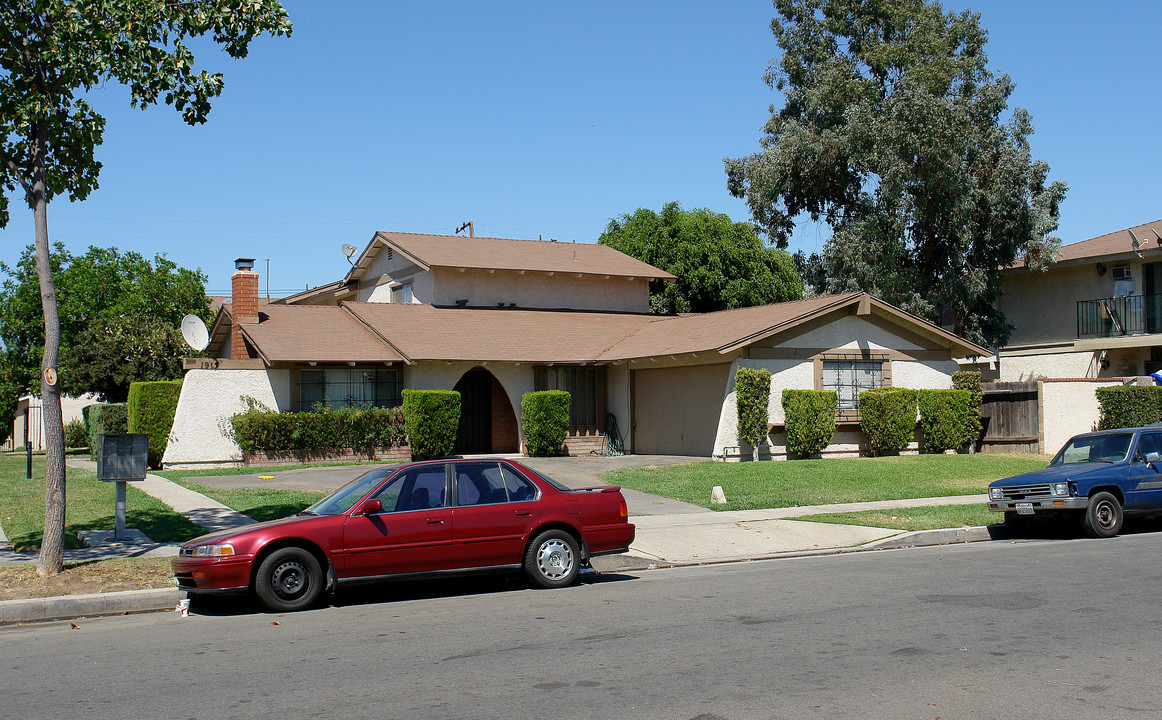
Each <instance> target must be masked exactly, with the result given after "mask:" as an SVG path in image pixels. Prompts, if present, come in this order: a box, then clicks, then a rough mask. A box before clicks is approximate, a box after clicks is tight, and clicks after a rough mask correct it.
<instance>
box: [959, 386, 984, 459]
mask: <svg viewBox="0 0 1162 720" xmlns="http://www.w3.org/2000/svg"><path fill="white" fill-rule="evenodd" d="M980 383H981V375H980V371H978V370H957V371H956V372H954V373H952V387H953V388H954V389H956V390H967V391H968V394H969V398H968V423H967V424H966V425H965V426H964V442H963V443H962V445H968V446H969V447H972V446H974V445H976V443H977V441H979V440H980V439H981V438H980V431H981V420H980V406H981V405H982V404H983V403H984V390H983V389H982V388H981V386H980Z"/></svg>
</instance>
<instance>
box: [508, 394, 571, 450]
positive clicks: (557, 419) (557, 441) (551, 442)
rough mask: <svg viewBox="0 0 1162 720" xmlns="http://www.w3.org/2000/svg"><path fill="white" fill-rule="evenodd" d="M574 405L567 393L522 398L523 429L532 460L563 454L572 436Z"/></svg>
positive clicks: (530, 395)
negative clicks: (571, 424)
mask: <svg viewBox="0 0 1162 720" xmlns="http://www.w3.org/2000/svg"><path fill="white" fill-rule="evenodd" d="M570 402H571V400H570V398H569V393H567V392H565V391H564V390H541V391H538V392H527V393H525V394H524V395H523V396H522V397H521V399H520V411H521V427H522V429H523V430H524V433H525V448H526V450H527V452H528V454H529V456H530V457H545V456H548V455H560V454H561V446H562V445H564V444H565V435H566V434H567V433H568V432H569V404H570Z"/></svg>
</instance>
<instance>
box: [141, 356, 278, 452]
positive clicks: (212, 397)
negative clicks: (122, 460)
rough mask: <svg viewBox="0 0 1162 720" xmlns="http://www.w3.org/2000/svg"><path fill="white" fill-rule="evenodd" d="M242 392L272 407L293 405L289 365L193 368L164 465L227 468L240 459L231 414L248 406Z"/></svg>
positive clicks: (178, 408) (171, 432)
mask: <svg viewBox="0 0 1162 720" xmlns="http://www.w3.org/2000/svg"><path fill="white" fill-rule="evenodd" d="M243 397H252V398H254V399H255V400H257V401H258V402H260V403H262V404H263V405H265V406H267V407H268V408H270V409H272V410H289V409H290V372H289V371H288V370H190V371H189V372H188V373H186V377H185V380H184V381H183V382H182V394H181V396H180V397H179V398H178V406H177V411H176V412H175V413H174V423H173V429H172V430H171V431H170V437H169V443H168V444H167V445H166V449H165V455H164V456H163V457H162V463H163V465H164V466H165V467H166V468H174V469H182V468H191V467H223V466H231V465H238V464H240V463H241V462H242V451H241V450H240V449H239V447H238V444H237V443H235V442H234V440H233V438H232V437H231V436H230V434H229V432H228V429H229V418H230V416H231V415H235V414H237V413H240V412H245V411H246V403H245V401H244V400H243V399H242V398H243Z"/></svg>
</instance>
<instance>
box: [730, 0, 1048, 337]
mask: <svg viewBox="0 0 1162 720" xmlns="http://www.w3.org/2000/svg"><path fill="white" fill-rule="evenodd" d="M775 7H776V10H777V12H778V16H777V17H775V18H774V20H773V21H772V22H771V28H772V30H773V31H774V35H775V38H776V40H777V41H778V46H779V48H780V50H781V51H782V54H781V56H780V57H779V58H778V59H777V60H776V61H773V62H772V65H771V67H770V68H769V70H768V73H767V75H766V80H767V82H768V83H769V84H770V85H771V86H772V87H774V88H775V89H777V90H779V91H781V93H782V97H783V103H782V107H780V108H778V109H775V110H774V111H773V114H772V116H771V119H770V120H769V121H768V123H767V124H766V126H765V128H764V131H765V136H764V137H763V138H762V140H761V145H762V151H761V152H759V153H756V154H753V155H750V156H748V157H743V158H737V159H729V158H728V159H727V160H726V173H727V178H728V180H727V186H728V188H729V189H730V191H731V193H732V194H734V195H735V196H736V197H742V198H745V199H746V201H747V204H748V205H749V206H750V209H751V212H752V213H753V215H754V218H755V221H756V222H757V223H759V225H761V226H762V227H764V228H765V229H766V232H768V233H769V234H770V236H771V238H772V240H774V241H776V242H777V243H779V244H780V245H781V244H783V243H785V242H786V239H787V237H788V236H789V234H790V232H791V230H792V228H793V227H794V223H795V221H796V219H797V218H800V217H802V216H809V217H810V218H811V219H813V220H816V221H825V222H826V223H827V224H829V225H830V226H831V228H832V230H833V232H834V234H833V236H832V237H831V238H830V240H829V241H828V242H827V244H826V247H825V250H824V258H823V262H824V267H825V270H826V273H827V287H828V291H831V292H838V291H844V290H853V289H863V290H866V291H868V292H869V293H872V294H873V295H876V296H878V297H881V298H883V299H885V300H887V301H889V302H892V303H895V304H897V305H899V306H901V307H903V308H904V309H906V310H909V311H911V312H912V313H914V314H917V315H920V316H921V317H925V318H928V319H929V320H933V321H939V320H940V319H941V317H942V316H943V315H945V314H947V316H948V317H951V319H952V321H953V323H954V325H955V329H956V331H957V332H958V333H961V334H962V335H964V336H966V337H968V338H970V339H972V340H975V341H977V342H982V343H985V344H991V345H994V346H995V345H1000V344H1003V343H1004V342H1005V341H1006V340H1007V338H1008V335H1009V332H1010V330H1011V327H1010V326H1008V325H1007V324H1006V322H1005V320H1004V317H1003V315H1002V314H1001V313H1000V312H999V311H998V310H997V309H996V303H995V301H996V299H997V296H998V293H999V286H1000V271H1001V269H1002V268H1004V267H1006V266H1009V265H1011V264H1012V263H1013V262H1014V261H1015V260H1016V259H1017V258H1018V257H1021V256H1022V255H1023V256H1024V257H1025V259H1026V262H1027V263H1028V265H1029V267H1031V268H1034V269H1043V268H1044V267H1045V266H1046V265H1047V264H1048V263H1050V262H1052V255H1053V252H1054V250H1055V249H1056V248H1057V247H1058V245H1059V244H1060V241H1059V240H1058V239H1057V238H1055V237H1052V236H1051V235H1050V233H1052V232H1053V231H1054V230H1055V229H1056V227H1057V220H1058V207H1059V205H1060V203H1061V201H1062V200H1063V199H1064V196H1065V191H1066V186H1065V184H1064V183H1062V182H1053V183H1047V181H1046V178H1047V175H1048V172H1049V166H1048V165H1047V164H1045V163H1044V162H1041V161H1033V160H1032V159H1031V155H1030V149H1029V143H1028V136H1029V135H1030V134H1031V133H1032V132H1033V125H1032V122H1031V119H1030V116H1029V114H1028V113H1027V112H1025V111H1024V110H1022V109H1019V108H1015V109H1013V110H1012V112H1011V113H1009V114H1008V115H1007V116H1006V112H1007V110H1008V98H1009V95H1010V94H1011V93H1012V91H1013V88H1014V84H1013V82H1012V80H1010V78H1009V77H1008V76H1007V75H1000V76H996V75H994V74H993V73H992V72H991V71H990V70H989V67H988V59H987V57H986V55H985V52H984V46H985V40H986V35H987V33H986V31H985V29H984V28H982V27H981V25H980V15H979V14H974V13H971V12H969V11H965V12H962V13H960V14H955V13H951V12H949V13H945V12H944V10H943V8H942V6H941V5H940V4H939V3H937V2H934V1H932V0H775ZM1006 117H1007V119H1006Z"/></svg>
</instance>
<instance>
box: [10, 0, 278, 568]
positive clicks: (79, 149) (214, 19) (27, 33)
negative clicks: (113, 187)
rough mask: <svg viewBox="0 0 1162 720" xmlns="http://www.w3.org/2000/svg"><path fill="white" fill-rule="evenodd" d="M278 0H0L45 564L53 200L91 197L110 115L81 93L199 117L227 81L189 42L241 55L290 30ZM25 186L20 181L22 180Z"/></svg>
mask: <svg viewBox="0 0 1162 720" xmlns="http://www.w3.org/2000/svg"><path fill="white" fill-rule="evenodd" d="M290 31H291V24H290V19H289V18H288V17H287V14H286V11H285V10H284V9H283V7H282V6H281V5H280V4H279V3H278V2H276V1H275V0H245V1H244V0H4V2H0V185H2V186H3V187H4V189H5V191H6V192H5V193H3V194H0V227H3V226H5V225H6V224H7V222H8V217H9V215H8V195H7V193H8V192H18V193H22V194H23V198H24V200H25V201H26V202H27V204H28V207H29V209H31V210H32V214H33V219H34V226H35V235H36V252H35V258H36V273H37V278H38V281H39V285H40V299H41V306H42V310H43V314H44V349H43V351H42V354H41V373H40V397H41V400H42V401H43V403H44V415H43V418H44V430H45V451H46V458H45V466H46V469H45V514H44V540H43V542H42V544H41V549H40V557H39V560H38V562H37V572H38V573H40V574H41V575H51V574H55V573H58V572H60V570H61V569H62V567H63V558H64V520H65V467H64V427H63V424H62V422H61V403H60V383H59V381H58V377H57V364H58V359H59V357H58V355H59V349H60V322H59V317H58V314H57V296H56V288H55V286H54V284H53V277H52V267H51V265H50V260H49V239H48V204H49V202H50V201H52V199H53V198H54V197H56V196H57V195H60V194H62V193H63V194H67V195H68V196H69V198H70V199H72V200H84V199H85V198H86V197H87V196H88V195H89V193H90V192H92V191H93V190H94V189H95V188H96V187H97V176H98V175H99V173H100V171H101V163H99V162H97V160H96V158H95V157H94V151H95V149H96V148H97V146H99V145H100V144H101V140H102V133H103V131H104V127H105V119H104V118H103V117H101V115H99V114H98V113H97V112H96V111H95V110H94V109H93V108H92V107H91V106H90V105H89V103H88V102H87V101H86V99H85V95H86V94H87V93H89V92H93V91H96V90H99V89H100V88H101V87H102V86H104V85H105V84H108V83H117V84H124V85H126V86H127V87H128V88H129V91H130V98H131V99H130V102H131V104H132V105H133V106H134V107H146V106H148V105H152V104H155V103H157V102H158V100H159V99H160V100H164V102H166V103H167V104H169V105H172V106H173V107H174V108H176V109H177V110H178V111H180V112H181V114H182V118H183V119H184V120H185V121H186V122H187V123H189V124H191V125H196V124H199V123H203V122H205V120H206V116H207V114H208V113H209V112H210V102H211V100H212V99H213V98H215V97H217V96H218V95H219V94H221V92H222V86H223V83H222V76H221V74H220V73H213V74H211V73H209V72H206V71H205V70H201V71H199V70H197V69H195V64H194V55H193V53H192V52H191V51H190V48H189V47H188V46H187V45H186V42H187V41H188V40H189V39H191V38H195V37H203V36H209V37H210V38H211V39H212V41H213V42H214V43H217V44H218V45H220V46H221V47H222V49H223V50H225V51H226V53H227V54H228V55H230V56H231V57H235V58H241V57H245V56H246V54H247V52H248V50H249V47H250V42H251V41H252V40H253V39H254V38H255V37H256V36H257V35H259V34H263V33H268V34H271V35H289V34H290ZM17 188H19V190H18V189H17Z"/></svg>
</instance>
